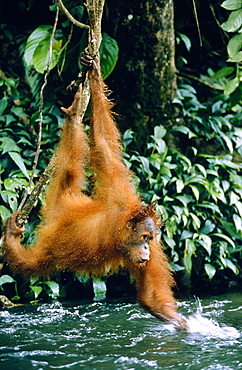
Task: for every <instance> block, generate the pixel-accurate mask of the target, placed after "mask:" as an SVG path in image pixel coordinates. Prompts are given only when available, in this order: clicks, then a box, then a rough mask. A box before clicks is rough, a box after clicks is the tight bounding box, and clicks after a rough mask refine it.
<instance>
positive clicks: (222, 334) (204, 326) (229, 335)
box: [187, 299, 240, 339]
mask: <svg viewBox="0 0 242 370" xmlns="http://www.w3.org/2000/svg"><path fill="white" fill-rule="evenodd" d="M187 325H188V330H187V331H188V333H191V334H195V333H197V334H200V335H203V336H206V337H209V338H219V339H237V338H239V337H240V332H239V331H238V330H237V329H235V328H234V327H232V326H225V325H219V323H218V322H217V321H216V320H214V319H212V318H207V317H204V316H203V307H202V304H201V302H200V300H199V299H197V311H196V312H195V313H194V314H192V315H191V316H189V317H188V318H187Z"/></svg>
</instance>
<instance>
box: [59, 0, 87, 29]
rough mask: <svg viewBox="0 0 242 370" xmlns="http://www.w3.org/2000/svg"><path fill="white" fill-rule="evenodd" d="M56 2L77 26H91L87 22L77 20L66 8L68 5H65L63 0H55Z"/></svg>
mask: <svg viewBox="0 0 242 370" xmlns="http://www.w3.org/2000/svg"><path fill="white" fill-rule="evenodd" d="M55 2H56V5H57V6H58V8H59V9H60V10H61V11H62V13H64V14H65V16H66V17H67V18H68V19H69V20H70V21H71V22H72V23H73V24H74V25H75V26H77V27H80V28H86V29H89V28H90V26H88V25H87V24H84V23H81V22H79V21H77V20H76V19H75V18H74V17H73V16H72V15H71V13H69V12H68V10H67V9H66V7H65V6H64V4H63V2H62V1H61V0H55Z"/></svg>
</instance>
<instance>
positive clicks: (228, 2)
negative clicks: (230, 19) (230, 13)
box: [221, 0, 242, 10]
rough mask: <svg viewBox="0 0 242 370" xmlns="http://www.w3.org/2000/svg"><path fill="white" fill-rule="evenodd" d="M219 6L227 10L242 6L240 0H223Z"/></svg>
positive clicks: (241, 0)
mask: <svg viewBox="0 0 242 370" xmlns="http://www.w3.org/2000/svg"><path fill="white" fill-rule="evenodd" d="M221 6H222V7H223V8H225V9H227V10H236V9H239V8H242V0H225V1H224V2H223V3H222V4H221Z"/></svg>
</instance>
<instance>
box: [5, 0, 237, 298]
mask: <svg viewBox="0 0 242 370" xmlns="http://www.w3.org/2000/svg"><path fill="white" fill-rule="evenodd" d="M64 3H65V6H66V7H67V9H68V10H69V11H70V12H71V13H72V15H73V16H74V17H75V18H76V19H78V20H80V21H82V22H83V23H85V22H87V15H86V13H85V8H84V6H83V5H80V1H79V0H78V1H76V0H66V1H65V2H64ZM231 4H232V5H231ZM221 5H222V6H221ZM55 11H56V6H55V4H54V3H53V2H52V1H48V0H43V1H35V0H32V1H31V0H29V1H28V0H24V1H18V2H16V1H14V0H9V1H8V2H3V1H2V2H1V9H0V14H1V46H0V48H1V61H0V68H1V69H0V85H1V92H0V94H1V101H0V127H1V131H0V153H1V163H0V174H1V181H0V187H1V188H0V192H1V195H0V199H1V202H0V217H1V225H3V223H4V221H5V220H6V218H7V217H8V216H9V215H10V214H11V213H12V212H13V211H15V210H16V209H17V206H18V204H19V203H20V200H21V198H22V196H23V192H24V188H25V187H26V186H27V182H28V178H29V174H30V170H31V167H32V161H33V156H34V153H35V151H36V142H37V135H38V119H39V100H40V89H41V86H42V84H43V78H44V77H43V76H44V72H45V66H46V56H47V54H48V45H49V39H50V32H51V29H52V26H53V23H54V18H55ZM241 14H242V0H241V1H240V0H237V1H233V2H232V1H230V0H226V1H225V2H223V3H222V1H215V0H211V1H206V0H205V1H201V0H199V1H196V9H194V6H193V2H192V1H191V0H182V1H178V0H175V1H174V3H173V2H172V1H167V0H160V1H158V0H156V1H155V0H147V1H143V0H142V1H137V0H132V1H128V0H120V1H118V2H115V4H114V3H113V2H112V1H111V0H107V1H106V4H105V9H104V15H103V43H102V47H101V51H100V54H101V63H102V69H103V74H104V77H105V81H106V83H107V84H108V86H109V87H110V89H111V90H112V91H113V93H112V94H111V98H112V99H113V100H114V101H115V103H116V107H115V111H116V112H117V113H118V116H117V123H118V125H119V128H120V130H121V132H122V135H123V142H124V149H125V150H124V160H125V162H126V163H127V165H128V166H129V167H130V168H131V169H132V170H133V171H134V172H135V174H136V177H135V182H136V185H137V187H138V188H139V191H140V192H141V194H142V196H143V198H144V200H145V201H146V202H154V201H155V202H157V209H158V211H159V212H160V214H161V217H162V219H163V220H164V221H165V227H164V228H163V229H162V231H161V238H162V240H163V241H164V244H165V247H166V252H167V254H168V255H169V258H170V261H171V265H172V268H173V269H174V271H175V274H176V280H177V282H178V288H179V291H180V292H194V291H196V292H197V291H200V292H202V291H204V290H206V291H223V290H227V289H229V290H230V289H232V288H233V289H238V287H239V286H240V283H241V267H242V264H241V250H242V179H241V169H242V163H241V154H242V129H241V112H242V111H241V83H240V80H241V66H240V63H241V60H242V56H241V53H242V52H241V47H242V37H241V33H240V30H241V28H242V21H240V15H241ZM196 15H197V17H198V19H197V18H196ZM231 17H232V18H231ZM241 19H242V17H241ZM30 35H32V44H31V47H32V49H31V47H30V41H29V40H30V39H29V37H30ZM86 40H87V35H86V33H85V32H84V31H83V30H82V29H79V28H77V27H75V26H73V25H72V24H71V23H70V21H69V20H67V19H66V17H65V16H64V15H63V14H60V15H59V20H58V26H57V32H56V34H55V40H54V51H53V53H54V56H55V58H54V64H53V66H52V67H53V68H52V70H51V73H50V75H49V77H48V84H47V87H46V89H45V92H44V97H45V101H44V110H43V115H44V125H43V134H42V145H41V156H40V160H39V163H38V168H37V173H36V178H35V180H37V178H38V176H39V175H41V173H43V170H44V169H45V168H46V166H47V164H48V161H49V159H50V158H51V156H52V155H53V153H54V149H55V147H56V144H57V142H58V138H59V135H60V127H61V125H62V123H63V115H62V114H61V112H60V107H61V106H68V105H69V104H70V102H71V99H72V96H71V95H70V93H69V92H68V90H67V89H66V87H67V86H68V85H69V84H70V82H71V81H72V80H74V79H75V78H76V77H77V75H78V72H79V69H80V65H79V58H80V53H81V51H82V50H83V49H84V47H85V46H86V43H87V41H86ZM85 123H86V124H88V112H87V115H86V118H85ZM87 129H88V127H87ZM41 202H42V197H41V198H40V199H39V200H38V201H37V202H36V205H35V208H34V210H33V211H32V213H31V214H30V218H29V223H28V224H27V225H26V229H27V232H26V236H25V240H24V242H25V243H26V244H31V243H32V242H33V240H34V229H35V228H36V226H37V224H38V220H39V219H38V211H39V208H40V205H41ZM2 266H3V267H2V276H1V277H0V289H1V291H2V293H4V294H5V295H7V296H8V297H9V298H11V299H13V300H16V301H18V300H21V301H26V300H27V301H28V300H33V299H49V298H57V297H58V298H61V299H73V298H78V299H80V298H92V297H93V296H94V294H96V295H98V294H99V291H101V293H102V292H103V290H105V287H103V283H102V282H100V281H97V282H95V283H94V284H92V282H91V281H90V280H85V279H84V278H83V277H81V276H74V275H73V274H72V273H63V274H60V275H58V276H56V277H55V278H54V279H53V280H51V281H41V280H39V279H37V278H36V279H31V280H30V281H29V280H26V279H23V278H21V277H20V276H13V275H12V274H11V272H10V271H9V270H8V267H7V266H6V265H4V264H2ZM105 282H106V287H107V296H108V297H110V298H114V297H119V296H124V295H127V296H130V295H131V296H134V295H135V291H134V288H133V286H132V284H131V283H130V279H129V277H128V276H127V275H126V274H125V273H120V274H119V275H117V276H113V277H109V278H106V279H105Z"/></svg>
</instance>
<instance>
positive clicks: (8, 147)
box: [0, 136, 20, 154]
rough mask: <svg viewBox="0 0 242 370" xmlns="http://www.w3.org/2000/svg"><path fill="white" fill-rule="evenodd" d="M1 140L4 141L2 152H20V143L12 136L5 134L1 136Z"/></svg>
mask: <svg viewBox="0 0 242 370" xmlns="http://www.w3.org/2000/svg"><path fill="white" fill-rule="evenodd" d="M0 142H2V144H1V146H0V148H1V149H2V154H5V153H8V152H10V151H13V152H20V148H19V147H18V145H17V144H16V143H15V141H13V139H11V138H10V137H7V136H4V137H1V138H0Z"/></svg>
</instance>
